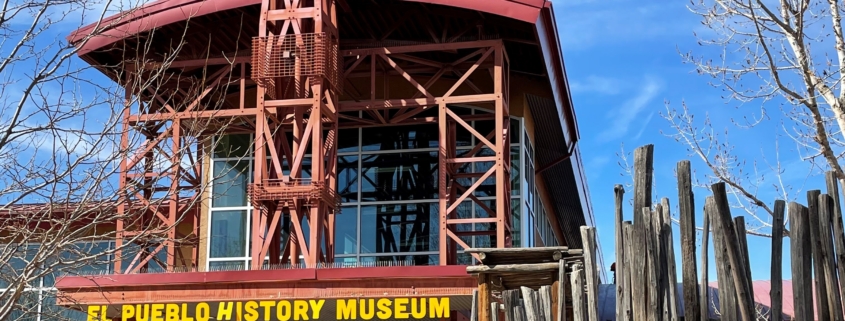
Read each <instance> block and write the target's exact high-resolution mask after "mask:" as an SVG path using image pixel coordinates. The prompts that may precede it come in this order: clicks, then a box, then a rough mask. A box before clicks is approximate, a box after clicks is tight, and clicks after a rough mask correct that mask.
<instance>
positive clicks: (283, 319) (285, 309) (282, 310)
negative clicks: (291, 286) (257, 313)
mask: <svg viewBox="0 0 845 321" xmlns="http://www.w3.org/2000/svg"><path fill="white" fill-rule="evenodd" d="M290 310H291V309H290V301H279V305H277V306H276V318H277V319H279V321H288V320H290V314H291V312H290Z"/></svg>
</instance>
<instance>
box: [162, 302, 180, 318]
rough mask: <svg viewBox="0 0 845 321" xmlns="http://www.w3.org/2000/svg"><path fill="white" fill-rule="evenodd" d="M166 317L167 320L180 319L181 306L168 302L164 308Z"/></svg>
mask: <svg viewBox="0 0 845 321" xmlns="http://www.w3.org/2000/svg"><path fill="white" fill-rule="evenodd" d="M164 311H165V314H164V319H165V320H167V321H179V306H178V305H176V304H173V303H168V304H167V305H166V306H165V308H164Z"/></svg>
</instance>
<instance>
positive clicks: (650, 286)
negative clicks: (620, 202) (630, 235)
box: [641, 205, 663, 321]
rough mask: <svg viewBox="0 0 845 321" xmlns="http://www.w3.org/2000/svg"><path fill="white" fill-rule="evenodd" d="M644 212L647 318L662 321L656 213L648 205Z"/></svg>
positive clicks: (643, 253)
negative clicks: (655, 231)
mask: <svg viewBox="0 0 845 321" xmlns="http://www.w3.org/2000/svg"><path fill="white" fill-rule="evenodd" d="M658 206H659V205H658ZM642 212H643V227H642V228H643V231H644V234H645V235H644V236H643V240H644V241H645V242H644V243H645V251H643V252H641V253H642V254H641V255H645V257H646V258H645V259H646V264H645V267H646V268H645V271H646V274H645V277H644V279H645V280H646V281H645V282H646V285H645V286H646V287H647V288H646V293H647V295H648V306H647V307H646V315H647V317H648V319H647V320H656V321H660V320H662V319H663V318H662V317H663V304H662V303H663V296H662V295H661V293H662V291H661V289H660V280H659V279H658V268H657V255H658V252H657V242H656V241H655V238H656V237H655V233H654V224H652V222H651V221H652V220H653V219H655V218H654V217H655V215H654V214H653V212H652V211H650V210H649V209H648V208H647V207H644V208H643V209H642Z"/></svg>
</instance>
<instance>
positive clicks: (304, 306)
mask: <svg viewBox="0 0 845 321" xmlns="http://www.w3.org/2000/svg"><path fill="white" fill-rule="evenodd" d="M293 319H294V320H308V303H307V302H305V301H302V300H294V301H293Z"/></svg>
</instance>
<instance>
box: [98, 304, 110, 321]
mask: <svg viewBox="0 0 845 321" xmlns="http://www.w3.org/2000/svg"><path fill="white" fill-rule="evenodd" d="M108 311H109V309H108V307H106V306H105V305H101V306H100V321H111V319H109V317H108V313H107V312H108Z"/></svg>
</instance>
